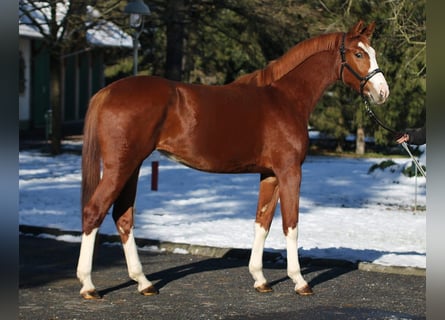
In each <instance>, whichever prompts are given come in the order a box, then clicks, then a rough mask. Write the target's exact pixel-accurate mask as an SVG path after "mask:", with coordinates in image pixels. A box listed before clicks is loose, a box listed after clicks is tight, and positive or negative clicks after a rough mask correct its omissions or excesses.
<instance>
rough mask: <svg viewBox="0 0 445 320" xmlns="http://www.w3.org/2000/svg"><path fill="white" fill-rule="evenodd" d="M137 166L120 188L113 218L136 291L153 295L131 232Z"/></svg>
mask: <svg viewBox="0 0 445 320" xmlns="http://www.w3.org/2000/svg"><path fill="white" fill-rule="evenodd" d="M138 176H139V168H138V169H137V170H135V172H134V173H133V175H132V176H131V177H130V179H129V180H128V182H127V184H126V185H125V187H124V188H123V189H122V192H121V193H120V195H119V197H118V198H117V200H116V201H115V203H114V206H113V219H114V221H115V223H116V228H117V230H118V232H119V235H120V237H121V240H122V245H123V248H124V253H125V259H126V262H127V268H128V275H129V276H130V278H131V279H133V280H134V281H136V282H137V283H138V291H139V292H140V293H141V294H143V295H155V294H157V293H158V291H157V290H156V288H155V287H154V286H153V285H152V283H151V282H150V281H148V280H147V278H146V277H145V274H144V273H143V271H142V264H141V262H140V260H139V255H138V252H137V247H136V242H135V239H134V234H133V226H134V201H135V197H136V189H137V181H138Z"/></svg>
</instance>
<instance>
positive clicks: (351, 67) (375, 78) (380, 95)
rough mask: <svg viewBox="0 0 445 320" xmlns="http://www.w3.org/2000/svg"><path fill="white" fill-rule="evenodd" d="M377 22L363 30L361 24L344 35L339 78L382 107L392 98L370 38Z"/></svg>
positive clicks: (341, 46)
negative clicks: (387, 99) (389, 97)
mask: <svg viewBox="0 0 445 320" xmlns="http://www.w3.org/2000/svg"><path fill="white" fill-rule="evenodd" d="M374 28H375V23H374V22H373V23H371V24H370V25H368V26H366V27H364V26H363V21H359V22H358V23H357V24H356V25H355V26H353V27H352V28H351V30H350V31H349V32H348V33H345V34H343V36H342V39H341V44H340V55H341V59H342V62H341V67H340V79H341V80H343V82H344V83H345V84H347V85H349V86H351V87H352V88H354V89H355V90H357V91H358V92H360V94H361V95H362V96H363V97H364V98H365V97H367V98H369V99H370V100H371V101H372V102H374V103H377V104H382V103H384V102H385V101H386V98H388V95H389V88H388V84H387V83H386V80H385V77H384V76H383V72H382V71H381V70H380V69H379V66H378V64H377V60H376V54H375V51H374V49H373V48H372V47H371V45H370V40H369V38H370V37H371V35H372V33H373V32H374Z"/></svg>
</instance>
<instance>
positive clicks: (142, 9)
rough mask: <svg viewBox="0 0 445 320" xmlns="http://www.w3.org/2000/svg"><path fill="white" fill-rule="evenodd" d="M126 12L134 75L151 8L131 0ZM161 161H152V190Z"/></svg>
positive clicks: (155, 188)
mask: <svg viewBox="0 0 445 320" xmlns="http://www.w3.org/2000/svg"><path fill="white" fill-rule="evenodd" d="M124 12H125V13H127V14H129V15H130V19H129V20H130V27H132V28H133V29H134V33H133V75H134V76H136V75H137V73H138V49H139V35H140V34H141V32H142V29H143V28H144V16H147V15H149V14H150V8H149V7H148V6H147V5H146V4H145V3H144V1H143V0H129V1H128V4H127V5H126V6H125V8H124ZM158 168H159V162H158V161H152V162H151V190H153V191H157V190H158V176H159V169H158Z"/></svg>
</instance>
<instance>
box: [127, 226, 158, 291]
mask: <svg viewBox="0 0 445 320" xmlns="http://www.w3.org/2000/svg"><path fill="white" fill-rule="evenodd" d="M123 247H124V253H125V260H126V261H127V268H128V275H129V276H130V278H131V279H133V280H134V281H136V282H137V283H138V290H139V291H142V290H144V289H146V288H148V287H150V286H152V283H151V282H150V281H148V280H147V278H146V277H145V274H144V272H143V271H142V264H141V262H140V260H139V254H138V251H137V246H136V242H135V240H134V235H133V228H131V230H130V234H129V235H128V240H127V242H126V243H125V244H123Z"/></svg>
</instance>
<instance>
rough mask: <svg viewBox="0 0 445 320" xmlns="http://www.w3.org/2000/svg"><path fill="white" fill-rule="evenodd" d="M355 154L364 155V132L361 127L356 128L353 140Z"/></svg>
mask: <svg viewBox="0 0 445 320" xmlns="http://www.w3.org/2000/svg"><path fill="white" fill-rule="evenodd" d="M355 153H356V154H365V130H364V129H363V128H362V127H358V128H357V137H356V140H355Z"/></svg>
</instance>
